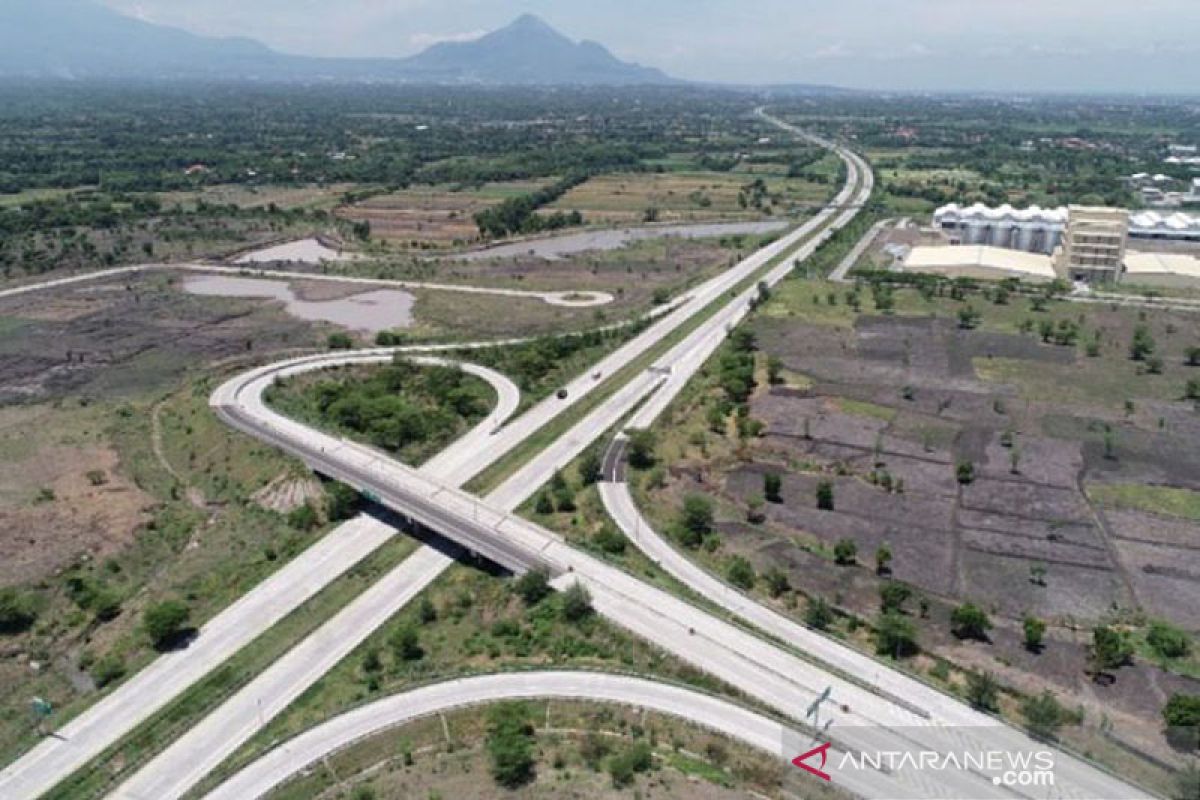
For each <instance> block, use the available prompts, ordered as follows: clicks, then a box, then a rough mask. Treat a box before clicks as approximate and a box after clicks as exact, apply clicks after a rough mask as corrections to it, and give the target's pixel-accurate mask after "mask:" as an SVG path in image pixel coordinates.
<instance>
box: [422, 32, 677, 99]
mask: <svg viewBox="0 0 1200 800" xmlns="http://www.w3.org/2000/svg"><path fill="white" fill-rule="evenodd" d="M404 63H405V66H406V67H407V68H408V69H409V70H410V71H411V73H412V74H413V75H414V76H417V77H418V78H419V79H426V80H429V81H431V82H434V83H508V84H538V83H542V84H545V83H554V84H575V85H582V84H649V83H671V82H673V81H672V79H671V78H668V77H667V76H666V75H664V74H663V73H662V72H660V71H659V70H657V69H652V68H650V67H642V66H639V65H637V64H629V63H627V62H624V61H620V60H619V59H617V58H616V57H615V56H613V54H612V53H610V52H609V51H608V50H607V49H606V48H605V47H604V46H603V45H601V44H598V43H597V42H589V41H582V42H573V41H571V40H570V39H568V38H567V37H566V36H563V35H562V34H561V33H559V32H558V31H556V30H554V28H551V27H550V26H549V25H547V24H546V23H545V22H543V21H542V20H541V19H539V18H537V17H535V16H533V15H532V14H525V15H524V16H521V17H519V18H517V20H516V21H515V22H513V23H512V24H511V25H509V26H508V27H506V28H501V29H500V30H498V31H493V32H492V33H489V34H487V35H486V36H483V37H482V38H479V39H476V40H474V41H470V42H445V43H442V44H435V45H433V46H432V47H430V48H429V49H428V50H426V51H425V52H423V53H420V54H418V55H415V56H413V57H411V58H409V59H406V60H405V62H404Z"/></svg>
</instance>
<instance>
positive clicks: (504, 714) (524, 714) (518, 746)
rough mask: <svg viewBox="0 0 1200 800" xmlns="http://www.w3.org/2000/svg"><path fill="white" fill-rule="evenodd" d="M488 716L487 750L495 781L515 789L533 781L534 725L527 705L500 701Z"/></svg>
mask: <svg viewBox="0 0 1200 800" xmlns="http://www.w3.org/2000/svg"><path fill="white" fill-rule="evenodd" d="M488 716H489V725H488V738H487V750H488V756H489V757H490V758H491V764H492V777H493V778H494V779H495V780H496V783H498V784H499V785H500V786H502V787H504V788H505V789H516V788H517V787H518V786H522V785H524V784H526V783H528V782H529V781H531V780H533V777H534V769H533V768H534V758H533V744H534V741H533V725H532V724H531V723H530V721H529V709H528V707H527V706H526V705H525V704H523V703H501V704H500V705H497V706H494V707H493V708H492V709H491V711H490V712H489V715H488Z"/></svg>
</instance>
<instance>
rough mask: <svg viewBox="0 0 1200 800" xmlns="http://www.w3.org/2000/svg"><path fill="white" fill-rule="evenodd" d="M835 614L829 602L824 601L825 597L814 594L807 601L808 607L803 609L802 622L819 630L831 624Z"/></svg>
mask: <svg viewBox="0 0 1200 800" xmlns="http://www.w3.org/2000/svg"><path fill="white" fill-rule="evenodd" d="M835 617H836V615H835V614H834V612H833V608H832V607H831V606H830V605H829V603H827V602H825V598H823V597H817V596H814V597H812V598H810V599H809V601H808V608H806V609H805V610H804V622H805V624H806V625H808V626H809V627H812V628H816V629H817V630H819V631H823V630H825V629H827V628H828V627H829V626H830V625H832V624H833V620H834V619H835Z"/></svg>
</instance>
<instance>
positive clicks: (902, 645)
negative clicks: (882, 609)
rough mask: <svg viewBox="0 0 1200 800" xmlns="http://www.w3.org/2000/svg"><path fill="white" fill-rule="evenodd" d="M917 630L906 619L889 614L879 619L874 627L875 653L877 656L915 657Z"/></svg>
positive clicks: (895, 614) (898, 615) (917, 649)
mask: <svg viewBox="0 0 1200 800" xmlns="http://www.w3.org/2000/svg"><path fill="white" fill-rule="evenodd" d="M919 649H920V648H919V646H918V645H917V628H916V626H915V625H913V623H912V621H911V620H909V619H908V618H907V617H904V616H901V615H900V614H897V613H895V612H889V613H887V614H883V615H881V616H880V617H879V621H878V622H877V623H876V626H875V651H876V652H877V653H878V654H879V655H887V656H891V657H893V658H904V657H906V656H912V655H916V653H917V652H918V651H919Z"/></svg>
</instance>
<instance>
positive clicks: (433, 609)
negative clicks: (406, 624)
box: [417, 595, 438, 625]
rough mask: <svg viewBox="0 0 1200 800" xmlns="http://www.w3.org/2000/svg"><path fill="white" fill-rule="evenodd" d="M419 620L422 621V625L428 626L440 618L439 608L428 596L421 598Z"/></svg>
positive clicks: (418, 611)
mask: <svg viewBox="0 0 1200 800" xmlns="http://www.w3.org/2000/svg"><path fill="white" fill-rule="evenodd" d="M417 618H418V619H419V620H421V624H422V625H428V624H430V623H432V622H436V621H437V618H438V610H437V606H435V605H434V604H433V601H432V600H430V599H429V598H428V597H427V596H424V595H422V596H421V605H420V606H419V607H418V609H417Z"/></svg>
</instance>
